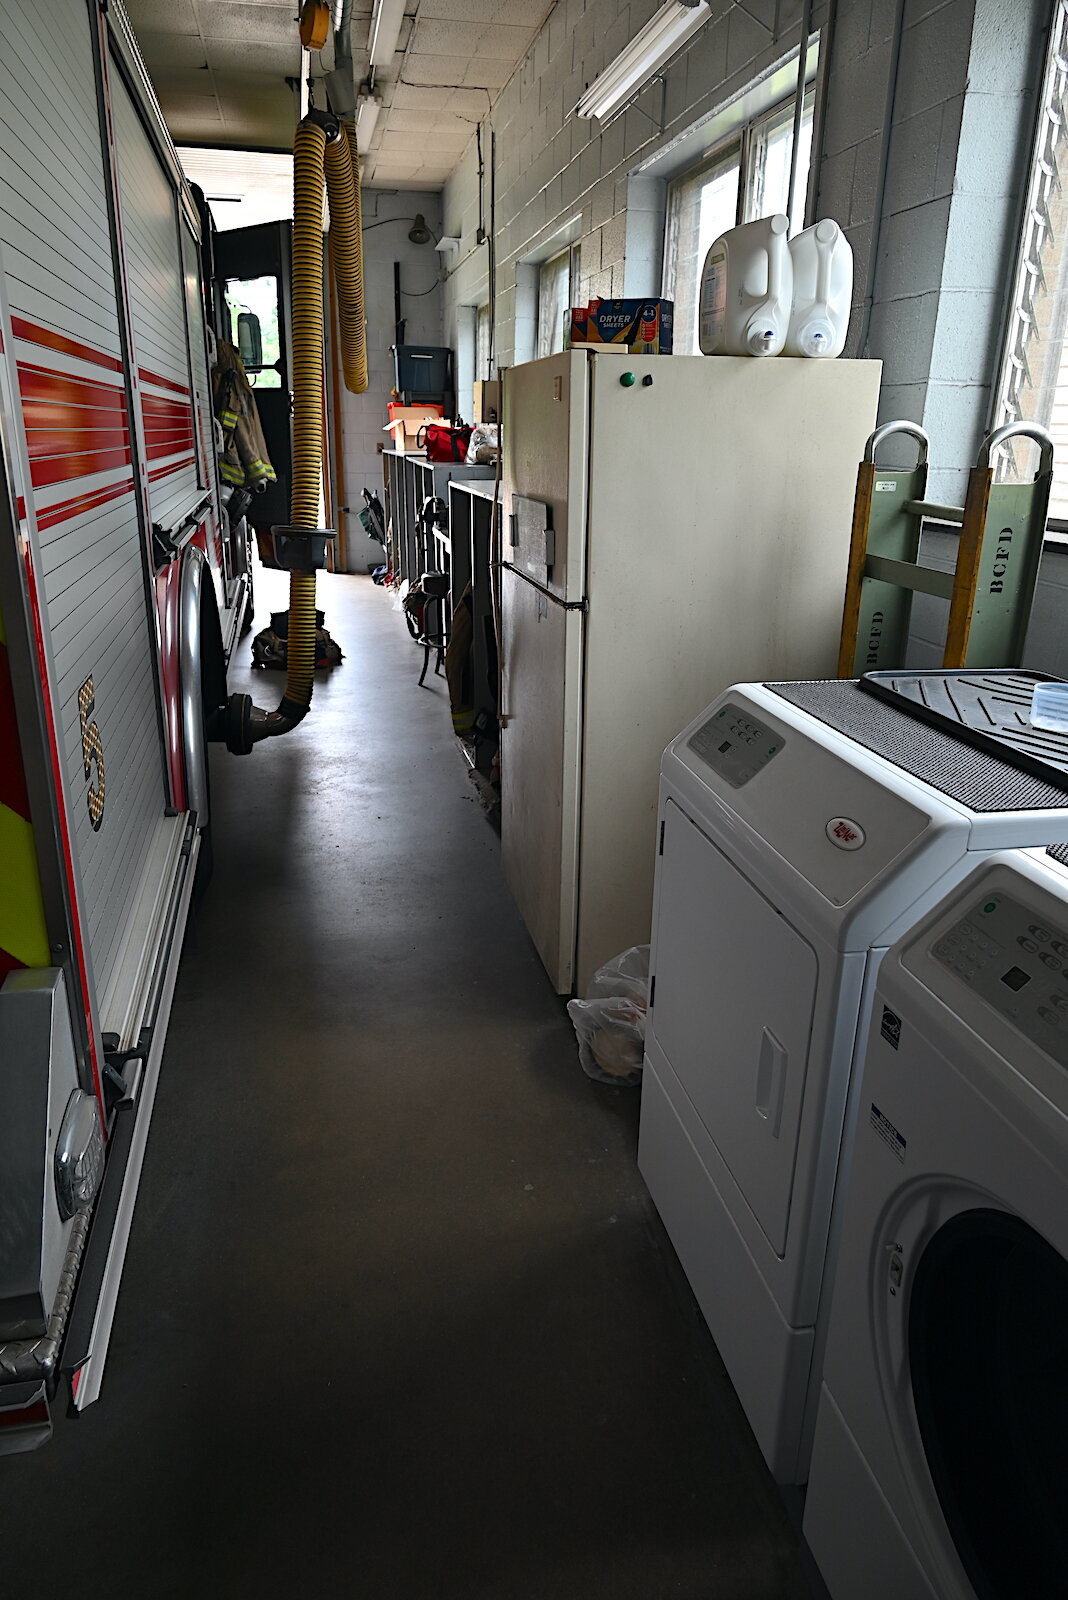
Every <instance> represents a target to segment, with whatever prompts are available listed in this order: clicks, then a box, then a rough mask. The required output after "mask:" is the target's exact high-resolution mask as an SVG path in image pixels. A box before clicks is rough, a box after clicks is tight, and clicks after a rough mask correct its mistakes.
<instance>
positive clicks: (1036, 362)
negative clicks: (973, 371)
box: [995, 0, 1068, 520]
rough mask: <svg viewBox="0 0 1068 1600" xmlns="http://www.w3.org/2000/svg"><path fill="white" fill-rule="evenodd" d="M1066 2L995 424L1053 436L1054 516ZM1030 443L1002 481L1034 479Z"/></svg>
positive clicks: (1065, 346)
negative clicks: (1026, 426) (1034, 426)
mask: <svg viewBox="0 0 1068 1600" xmlns="http://www.w3.org/2000/svg"><path fill="white" fill-rule="evenodd" d="M1066 52H1068V3H1066V0H1058V4H1057V5H1056V6H1055V7H1054V12H1053V20H1052V23H1051V28H1050V50H1049V59H1048V62H1047V66H1046V75H1045V80H1044V83H1043V87H1042V100H1041V106H1040V114H1039V122H1038V138H1037V141H1036V145H1035V150H1034V156H1033V161H1032V168H1031V177H1030V183H1029V187H1028V193H1027V204H1026V208H1025V211H1024V225H1023V236H1022V238H1021V240H1020V254H1019V259H1018V261H1017V265H1016V278H1015V282H1014V286H1013V298H1012V306H1011V311H1010V316H1009V328H1008V337H1007V340H1006V347H1005V352H1004V355H1003V357H1002V366H1001V374H1000V378H999V383H998V404H997V409H996V414H995V426H997V427H1000V426H1002V424H1004V423H1007V422H1038V423H1041V425H1042V426H1043V427H1045V428H1048V429H1049V431H1050V433H1051V434H1052V435H1053V445H1054V456H1053V489H1052V492H1051V494H1050V503H1049V515H1050V517H1052V518H1057V519H1060V520H1063V519H1065V518H1068V341H1066V339H1065V327H1066V324H1068V251H1066V250H1065V249H1064V240H1065V230H1066V227H1068V193H1066V192H1065V190H1066V188H1068V125H1066V118H1068V57H1066ZM1030 450H1031V447H1030V446H1029V445H1028V444H1026V443H1023V442H1022V443H1021V444H1020V445H1019V446H1017V447H1013V446H1009V447H1008V448H1006V449H1003V450H1002V451H1001V452H1000V454H1001V460H1000V461H999V462H998V463H997V475H998V477H999V478H1000V479H1002V480H1011V479H1015V478H1017V477H1030V475H1031V471H1032V470H1033V469H1032V467H1031V466H1030Z"/></svg>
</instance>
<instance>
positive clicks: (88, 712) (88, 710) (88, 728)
mask: <svg viewBox="0 0 1068 1600" xmlns="http://www.w3.org/2000/svg"><path fill="white" fill-rule="evenodd" d="M95 710H96V690H95V688H94V687H93V677H92V673H90V675H89V677H88V678H86V680H85V682H84V683H83V684H82V686H81V688H80V689H79V690H78V720H79V721H80V723H81V725H82V762H83V764H84V766H85V776H86V778H90V777H92V773H93V765H94V763H95V764H96V783H95V784H92V783H91V784H90V785H89V793H88V794H87V795H86V803H87V805H88V807H89V821H90V822H91V823H92V824H93V829H94V831H95V830H96V829H98V828H99V827H100V824H101V823H102V822H103V820H104V746H103V744H102V743H101V739H100V727H99V725H98V723H97V721H96V718H95V717H94V716H93V712H94V711H95Z"/></svg>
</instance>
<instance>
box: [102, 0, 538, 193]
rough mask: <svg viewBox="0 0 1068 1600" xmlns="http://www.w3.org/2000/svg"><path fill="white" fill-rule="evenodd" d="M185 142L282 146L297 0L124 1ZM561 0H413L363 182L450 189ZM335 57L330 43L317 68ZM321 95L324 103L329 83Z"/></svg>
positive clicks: (384, 79)
mask: <svg viewBox="0 0 1068 1600" xmlns="http://www.w3.org/2000/svg"><path fill="white" fill-rule="evenodd" d="M125 3H126V10H127V12H128V13H129V16H130V20H131V22H132V23H133V26H134V30H135V32H136V34H137V37H138V39H139V41H140V44H141V49H142V51H143V52H144V56H145V61H146V63H147V65H148V70H149V72H150V73H151V75H152V79H153V82H154V83H155V86H156V93H157V94H158V96H159V100H160V104H161V106H162V107H163V112H164V115H165V116H166V118H167V123H168V125H169V127H170V130H171V134H172V136H173V138H174V140H175V143H176V144H190V145H220V146H227V147H229V148H231V149H259V150H282V149H287V148H288V147H289V145H290V144H291V141H292V136H293V127H294V123H295V120H296V109H295V108H296V100H295V96H294V93H293V90H292V89H291V88H289V87H287V84H286V79H287V78H290V79H297V78H299V75H300V55H301V52H300V40H299V36H298V33H297V25H296V20H295V18H296V13H297V11H298V9H299V5H298V0H125ZM552 4H553V0H407V5H406V9H405V17H404V23H403V26H402V28H401V34H400V39H399V41H398V47H397V51H396V54H395V55H394V57H393V62H392V65H391V66H390V67H381V68H379V69H378V70H377V73H376V82H375V90H376V93H377V94H378V95H379V96H380V97H381V100H382V104H383V110H382V113H381V115H380V116H379V118H378V126H377V127H376V129H375V133H374V138H373V139H372V141H371V147H370V149H369V150H368V151H365V152H361V154H362V155H363V158H364V159H363V181H364V183H365V184H372V185H377V186H379V187H383V188H396V189H405V188H407V189H440V188H441V187H442V186H443V184H444V183H445V180H446V179H447V178H448V177H449V176H450V175H451V173H452V172H453V171H454V170H455V168H456V166H457V164H458V162H459V159H460V156H461V154H462V153H463V151H464V149H465V148H466V146H467V144H468V143H469V141H470V139H471V137H472V135H473V133H474V129H475V125H476V123H478V122H479V121H481V120H482V118H484V117H485V115H486V113H487V112H488V111H489V109H490V107H491V105H492V104H493V101H494V100H495V99H496V98H497V95H498V94H499V93H500V91H501V89H503V88H504V85H505V84H506V83H507V82H508V79H509V78H510V77H511V75H512V73H513V72H514V70H515V68H516V66H517V65H518V63H519V62H520V61H521V60H522V58H523V56H524V55H525V54H526V52H527V49H528V48H529V46H530V43H531V41H532V40H533V38H534V36H535V34H536V33H537V31H538V29H539V28H540V26H541V24H542V22H543V21H544V20H545V17H546V16H547V15H548V13H549V12H550V11H551V10H552ZM352 18H353V20H352V61H353V69H354V72H355V76H356V80H357V82H359V81H360V80H361V79H363V78H365V77H366V75H367V71H368V59H367V37H368V31H369V27H370V20H371V0H354V3H353V6H352ZM332 66H333V54H332V43H331V42H328V44H327V47H326V49H325V50H324V51H323V52H322V53H321V54H320V55H313V56H312V57H311V75H312V77H313V78H318V77H321V76H322V75H323V74H324V73H325V72H328V71H329V70H330V69H331V68H332ZM318 99H319V104H320V105H322V104H325V96H324V95H323V93H322V92H321V91H320V93H319V97H318Z"/></svg>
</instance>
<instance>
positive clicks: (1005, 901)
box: [931, 889, 1068, 1066]
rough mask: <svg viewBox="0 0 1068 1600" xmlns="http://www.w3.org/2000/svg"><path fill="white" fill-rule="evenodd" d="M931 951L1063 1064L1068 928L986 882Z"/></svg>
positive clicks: (1067, 1032) (1066, 1057) (1067, 1038)
mask: <svg viewBox="0 0 1068 1600" xmlns="http://www.w3.org/2000/svg"><path fill="white" fill-rule="evenodd" d="M931 954H932V955H933V956H934V958H935V960H936V961H938V962H940V963H941V965H942V966H943V967H948V968H949V970H950V972H952V973H954V974H955V975H956V976H957V977H958V978H960V979H961V980H962V981H963V982H964V983H966V984H967V985H968V987H969V988H970V989H972V990H974V991H975V992H976V994H978V995H979V997H980V998H981V999H983V1000H985V1001H986V1003H987V1004H988V1005H989V1006H991V1007H993V1009H994V1010H995V1011H998V1012H1000V1013H1001V1015H1002V1016H1003V1017H1006V1018H1007V1019H1008V1020H1009V1021H1010V1022H1011V1023H1012V1024H1013V1025H1014V1027H1017V1028H1019V1030H1020V1032H1021V1033H1023V1034H1025V1035H1026V1036H1027V1038H1029V1039H1030V1040H1031V1041H1032V1043H1034V1044H1037V1045H1038V1047H1039V1049H1040V1050H1044V1051H1046V1053H1047V1054H1048V1055H1051V1056H1052V1057H1053V1058H1054V1060H1056V1061H1059V1062H1060V1063H1061V1064H1062V1065H1063V1066H1068V929H1065V928H1060V927H1056V926H1054V925H1053V924H1052V923H1051V922H1049V921H1048V920H1047V919H1046V918H1044V917H1042V916H1041V915H1040V914H1039V913H1038V912H1037V911H1035V909H1034V908H1033V907H1032V908H1028V907H1027V906H1025V905H1023V904H1022V903H1021V902H1020V901H1019V900H1016V899H1014V898H1013V896H1012V895H1009V894H1005V893H1003V892H1002V891H1001V890H1000V889H991V890H989V891H988V893H986V894H985V895H983V897H982V898H981V899H978V900H976V901H975V903H974V904H973V905H972V906H971V908H970V909H969V911H968V914H967V915H966V916H964V917H962V918H961V920H960V921H959V922H957V923H955V924H954V925H953V926H952V927H950V928H947V929H946V930H945V931H944V932H943V933H942V934H941V935H940V937H939V938H938V939H937V940H936V941H935V943H934V945H933V946H932V947H931Z"/></svg>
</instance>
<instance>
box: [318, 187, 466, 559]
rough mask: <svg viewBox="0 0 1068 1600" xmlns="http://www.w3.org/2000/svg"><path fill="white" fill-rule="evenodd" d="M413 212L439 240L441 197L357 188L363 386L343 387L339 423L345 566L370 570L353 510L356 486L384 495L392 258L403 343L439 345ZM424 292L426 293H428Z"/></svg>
mask: <svg viewBox="0 0 1068 1600" xmlns="http://www.w3.org/2000/svg"><path fill="white" fill-rule="evenodd" d="M416 212H422V214H423V216H424V217H425V218H426V223H427V227H428V228H429V229H430V231H431V233H432V234H433V236H434V239H437V238H439V237H440V235H441V231H442V229H441V195H440V194H431V193H422V192H417V191H414V190H406V191H403V192H393V193H390V192H388V191H386V190H364V192H363V224H364V235H363V274H364V300H365V305H366V314H367V364H368V376H369V386H368V389H367V392H366V394H349V392H348V391H347V390H346V389H344V388H342V391H341V393H342V402H341V407H342V420H343V432H344V445H345V503H346V504H347V505H348V506H349V507H350V511H349V515H348V518H347V523H346V528H347V533H348V548H349V570H350V571H351V572H369V571H370V570H371V568H372V567H376V566H378V565H379V564H380V563H381V562H382V561H383V560H384V559H385V553H384V551H383V549H382V546H381V545H380V544H378V543H377V542H374V541H372V540H370V539H368V538H367V536H366V535H365V533H364V531H363V529H362V528H361V526H360V524H359V522H358V520H357V514H358V512H359V511H361V510H362V509H363V496H362V494H361V493H360V491H361V489H363V487H364V486H365V485H366V487H367V488H368V489H375V490H377V491H378V494H379V496H380V497H381V493H382V457H381V455H380V454H379V447H380V445H381V444H382V443H383V442H384V441H385V442H388V440H387V436H386V435H385V434H384V433H383V432H382V429H383V428H384V427H385V424H386V420H387V417H386V402H387V401H388V399H389V396H390V390H391V389H392V387H393V375H394V374H393V356H392V354H391V352H390V347H391V345H393V344H394V343H395V342H396V339H395V334H394V327H395V314H394V300H393V263H394V262H395V261H398V262H400V281H401V289H402V291H403V294H402V299H401V315H402V316H403V317H404V318H405V319H406V327H405V334H404V339H405V342H406V343H407V344H432V345H437V344H441V343H442V342H443V341H442V285H441V284H440V282H439V281H438V280H439V263H440V261H441V257H440V256H439V255H438V253H437V251H436V250H435V249H434V244H433V240H432V241H431V243H429V244H412V242H411V241H410V240H409V238H408V230H409V228H410V227H411V225H412V218H413V217H414V216H415V214H416ZM427 290H429V293H427V292H426V291H427Z"/></svg>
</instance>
